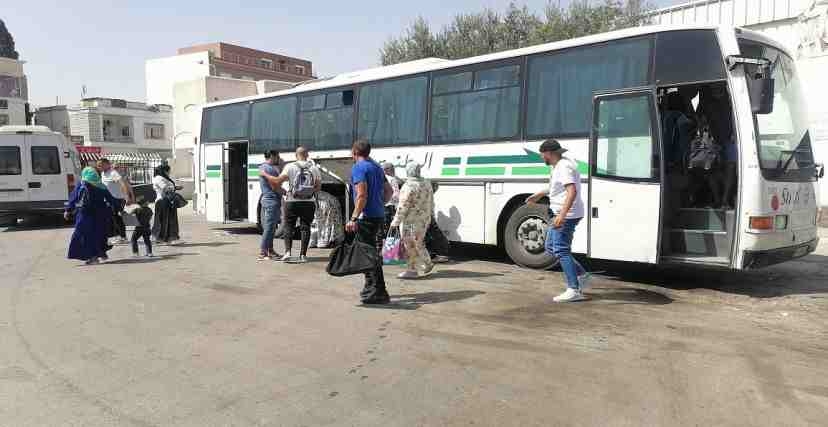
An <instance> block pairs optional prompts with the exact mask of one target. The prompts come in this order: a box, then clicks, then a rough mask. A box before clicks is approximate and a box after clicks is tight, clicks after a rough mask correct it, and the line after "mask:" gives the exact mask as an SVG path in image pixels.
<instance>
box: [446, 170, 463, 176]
mask: <svg viewBox="0 0 828 427" xmlns="http://www.w3.org/2000/svg"><path fill="white" fill-rule="evenodd" d="M459 175H460V168H443V176H459Z"/></svg>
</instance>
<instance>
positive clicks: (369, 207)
mask: <svg viewBox="0 0 828 427" xmlns="http://www.w3.org/2000/svg"><path fill="white" fill-rule="evenodd" d="M351 155H352V157H353V159H354V167H353V168H352V169H351V188H352V189H353V190H352V191H353V193H352V196H353V198H354V211H353V213H352V214H351V220H350V221H348V224H346V225H345V230H347V231H348V232H350V233H356V240H358V241H361V242H365V243H368V244H371V245H376V247H377V251H378V252H381V251H382V243H383V242H382V239H381V237H380V236H381V235H382V233H381V230H382V228H383V227H384V226H385V203H386V202H387V201H388V200H390V199H391V195H392V193H393V189H392V188H391V185H389V184H388V181H387V180H386V179H385V172H383V170H382V167H381V166H380V165H379V164H377V162H375V161H374V160H373V159H371V157H370V156H371V144H369V143H368V141H366V140H364V139H358V140H357V141H356V142H354V145H353V146H352V147H351ZM379 259H380V262H379V263H377V266H376V269H374V270H373V271H370V272H367V273H365V287H364V288H363V289H362V293H361V294H360V297H361V299H362V303H363V304H388V303H389V302H390V301H391V298H390V297H389V296H388V291H387V290H386V289H385V277H384V276H383V273H382V256H380V257H379Z"/></svg>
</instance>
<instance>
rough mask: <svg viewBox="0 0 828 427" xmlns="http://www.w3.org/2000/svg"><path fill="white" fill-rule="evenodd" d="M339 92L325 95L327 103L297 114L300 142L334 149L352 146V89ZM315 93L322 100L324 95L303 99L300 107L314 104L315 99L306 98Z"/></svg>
mask: <svg viewBox="0 0 828 427" xmlns="http://www.w3.org/2000/svg"><path fill="white" fill-rule="evenodd" d="M339 93H340V94H339V95H335V92H330V93H329V94H328V95H329V96H328V103H329V104H330V106H328V107H325V108H324V109H319V110H312V111H302V112H301V113H300V114H299V144H301V145H304V146H305V147H307V148H308V149H312V150H335V149H342V148H348V147H350V146H351V143H352V142H353V134H354V106H353V91H352V90H346V91H339ZM318 96H321V97H322V100H323V101H324V100H325V96H324V95H316V96H313V97H305V98H302V109H303V110H305V106H313V107H317V106H318V105H319V103H318V101H316V100H314V101H312V103H311V101H307V99H308V98H316V97H318ZM337 100H339V101H337Z"/></svg>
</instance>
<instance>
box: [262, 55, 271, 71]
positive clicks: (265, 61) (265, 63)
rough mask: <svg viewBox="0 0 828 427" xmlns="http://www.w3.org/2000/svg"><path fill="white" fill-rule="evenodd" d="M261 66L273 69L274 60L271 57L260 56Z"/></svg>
mask: <svg viewBox="0 0 828 427" xmlns="http://www.w3.org/2000/svg"><path fill="white" fill-rule="evenodd" d="M259 66H260V67H262V68H267V69H268V70H272V69H273V61H271V60H269V59H265V58H260V59H259Z"/></svg>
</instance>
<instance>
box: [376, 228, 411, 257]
mask: <svg viewBox="0 0 828 427" xmlns="http://www.w3.org/2000/svg"><path fill="white" fill-rule="evenodd" d="M405 262H406V259H405V247H404V246H403V243H402V239H401V238H400V232H399V229H397V228H394V229H392V230H391V231H389V233H388V237H386V238H385V242H383V244H382V263H383V264H385V265H400V264H405Z"/></svg>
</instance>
